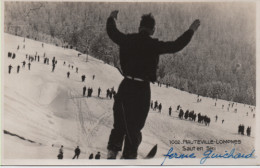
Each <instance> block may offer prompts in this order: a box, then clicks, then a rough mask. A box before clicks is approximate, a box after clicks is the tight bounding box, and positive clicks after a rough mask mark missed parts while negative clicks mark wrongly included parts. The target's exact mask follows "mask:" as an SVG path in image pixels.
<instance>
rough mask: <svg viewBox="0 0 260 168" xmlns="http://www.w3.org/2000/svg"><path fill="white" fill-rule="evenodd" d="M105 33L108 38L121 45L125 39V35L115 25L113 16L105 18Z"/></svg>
mask: <svg viewBox="0 0 260 168" xmlns="http://www.w3.org/2000/svg"><path fill="white" fill-rule="evenodd" d="M106 28H107V34H108V36H109V38H110V39H111V40H112V41H113V42H114V43H116V44H118V45H121V44H123V42H125V41H126V35H125V34H123V33H121V32H120V31H119V30H118V29H117V27H116V22H115V20H114V18H112V17H109V18H108V19H107V25H106Z"/></svg>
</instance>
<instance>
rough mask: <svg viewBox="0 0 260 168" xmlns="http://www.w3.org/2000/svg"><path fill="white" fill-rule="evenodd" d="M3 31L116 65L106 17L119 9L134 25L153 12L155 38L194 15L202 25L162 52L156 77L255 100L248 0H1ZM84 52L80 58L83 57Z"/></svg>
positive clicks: (124, 23) (172, 34)
mask: <svg viewBox="0 0 260 168" xmlns="http://www.w3.org/2000/svg"><path fill="white" fill-rule="evenodd" d="M4 7H5V14H4V18H5V27H4V31H5V32H6V33H10V34H13V35H17V36H22V37H28V38H30V39H37V40H38V41H42V42H46V43H51V44H54V45H58V46H62V45H66V46H68V47H73V48H74V49H76V50H78V51H80V52H83V53H86V54H90V55H92V56H93V57H95V58H97V59H101V60H103V61H105V62H106V63H109V64H111V65H118V64H119V60H118V47H117V46H116V45H115V44H113V43H112V41H110V40H109V39H108V36H107V34H106V31H105V23H106V19H107V17H108V15H109V13H110V12H111V11H112V10H114V9H118V10H119V17H118V21H117V24H118V28H119V29H120V30H121V31H122V32H124V33H132V32H137V30H138V26H139V21H140V18H141V16H142V14H146V13H152V14H153V15H154V17H155V19H156V31H155V35H154V37H155V38H159V39H160V40H174V39H176V38H177V37H178V36H179V35H181V34H182V33H183V32H184V31H185V30H186V29H188V27H189V25H190V24H191V23H192V21H193V20H195V19H197V18H198V19H200V20H201V26H200V28H199V30H198V32H197V33H196V35H195V36H194V38H193V39H192V41H191V43H190V44H189V46H188V47H187V48H185V49H184V50H183V51H182V52H180V53H177V54H174V55H165V56H161V57H160V66H159V69H158V76H159V78H158V80H159V81H161V82H162V83H170V84H171V85H172V86H173V87H175V88H177V89H180V90H184V91H187V92H190V93H194V94H200V95H203V96H207V97H212V98H220V99H225V100H229V101H235V102H240V103H246V104H251V105H255V100H256V94H255V93H256V55H255V47H256V46H255V44H256V41H255V36H256V30H255V24H256V23H255V19H256V18H255V13H256V11H255V10H256V9H255V3H254V2H240V3H236V2H214V3H212V2H211V3H208V2H200V3H199V2H193V3H180V2H178V3H176V2H175V3H166V2H165V3H158V2H153V3H145V2H143V3H140V2H139V3H137V2H127V3H122V2H113V3H111V2H62V3H61V2H5V3H4ZM87 59H88V58H87V57H86V58H85V60H87Z"/></svg>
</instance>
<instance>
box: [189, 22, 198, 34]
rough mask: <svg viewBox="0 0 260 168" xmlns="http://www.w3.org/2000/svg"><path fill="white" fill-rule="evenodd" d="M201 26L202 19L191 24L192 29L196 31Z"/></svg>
mask: <svg viewBox="0 0 260 168" xmlns="http://www.w3.org/2000/svg"><path fill="white" fill-rule="evenodd" d="M199 26H200V20H199V19H196V20H195V21H194V22H193V23H192V24H191V25H190V28H189V29H190V30H193V31H194V32H195V31H196V30H197V29H198V27H199Z"/></svg>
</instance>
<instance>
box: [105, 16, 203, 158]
mask: <svg viewBox="0 0 260 168" xmlns="http://www.w3.org/2000/svg"><path fill="white" fill-rule="evenodd" d="M117 14H118V11H112V12H111V14H110V16H109V18H108V19H107V34H108V36H109V37H110V39H111V40H112V41H113V42H114V43H116V44H117V45H119V47H120V64H121V69H122V72H123V75H124V77H125V78H124V79H123V81H122V82H121V84H120V86H119V89H118V93H117V95H116V96H115V102H114V107H113V110H114V128H113V129H112V131H111V134H110V137H109V141H108V146H107V149H108V155H107V158H108V159H116V156H117V154H118V151H121V150H122V145H123V142H124V141H125V143H124V150H123V156H122V158H124V159H136V158H137V150H138V146H139V145H140V143H141V139H142V134H141V130H142V128H143V127H144V124H145V120H146V118H147V114H148V112H149V108H150V102H151V100H150V99H151V91H150V82H155V81H156V68H157V65H158V62H159V55H160V54H166V53H175V52H178V51H180V50H182V49H183V48H184V47H185V46H186V45H187V44H188V43H189V42H190V40H191V38H192V36H193V33H194V32H195V31H196V30H197V28H198V27H199V25H200V21H199V20H195V21H194V22H193V23H192V24H191V26H190V28H189V29H188V30H187V31H186V32H185V33H184V34H183V35H182V36H180V37H179V38H178V39H177V40H176V41H172V42H163V41H158V40H157V39H153V38H151V37H150V36H151V35H153V33H154V31H155V20H154V18H153V16H152V15H151V14H148V15H143V16H142V19H141V22H140V27H139V33H135V34H129V35H125V34H123V33H121V32H120V31H119V30H118V29H117V27H116V22H115V19H117Z"/></svg>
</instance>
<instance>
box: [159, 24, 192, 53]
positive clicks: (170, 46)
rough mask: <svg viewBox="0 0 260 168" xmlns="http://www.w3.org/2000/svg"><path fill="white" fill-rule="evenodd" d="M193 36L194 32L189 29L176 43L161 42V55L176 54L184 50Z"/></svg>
mask: <svg viewBox="0 0 260 168" xmlns="http://www.w3.org/2000/svg"><path fill="white" fill-rule="evenodd" d="M193 34H194V31H193V30H191V29H188V30H187V31H186V32H184V33H183V34H182V35H181V36H180V37H179V38H177V39H176V40H175V41H169V42H163V41H159V42H158V47H159V52H160V54H167V53H176V52H178V51H180V50H182V49H183V48H184V47H185V46H186V45H188V44H189V42H190V40H191V38H192V36H193Z"/></svg>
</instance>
